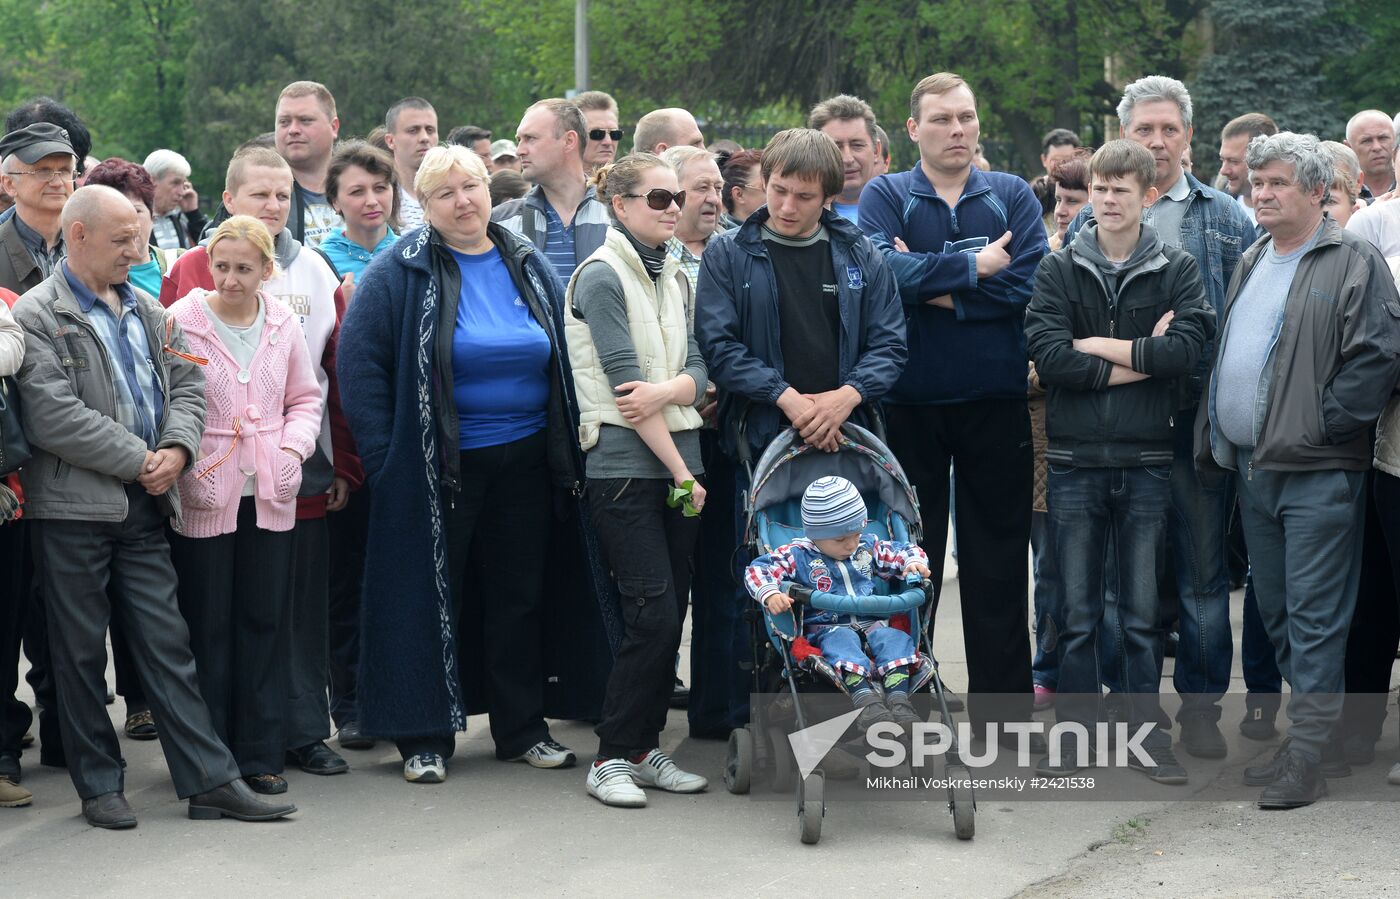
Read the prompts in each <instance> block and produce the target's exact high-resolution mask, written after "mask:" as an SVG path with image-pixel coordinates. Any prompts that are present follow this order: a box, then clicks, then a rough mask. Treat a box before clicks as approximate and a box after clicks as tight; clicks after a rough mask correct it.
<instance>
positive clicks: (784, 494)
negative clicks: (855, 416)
mask: <svg viewBox="0 0 1400 899" xmlns="http://www.w3.org/2000/svg"><path fill="white" fill-rule="evenodd" d="M828 475H836V476H838V477H843V478H845V479H846V480H848V481H850V482H851V483H852V484H854V485H855V487H856V489H857V490H859V491H860V493H861V496H864V497H866V498H867V499H869V498H871V497H878V498H879V501H880V503H881V505H883V506H884V508H885V509H886V510H887V511H889V512H892V513H894V514H896V515H898V516H900V517H901V518H903V519H904V521H906V522H908V523H909V524H911V525H914V526H916V527H917V526H919V525H920V524H921V522H920V520H919V502H918V499H917V498H916V497H915V495H914V488H913V487H912V486H911V485H910V483H909V479H908V478H907V477H905V474H904V469H903V468H901V467H900V465H899V462H898V460H896V459H895V457H894V454H893V453H891V452H890V450H889V447H887V446H885V444H884V443H883V442H881V441H880V439H879V438H878V437H876V436H875V435H874V434H872V433H870V432H869V431H867V430H866V429H865V428H862V427H860V426H859V425H854V424H851V423H850V422H847V423H846V424H844V425H842V426H841V447H840V450H839V451H837V452H835V453H826V452H822V451H821V450H819V449H816V448H814V447H812V446H809V445H807V444H805V443H803V442H802V437H801V435H799V434H798V433H797V431H796V430H794V429H792V428H788V429H787V430H785V431H783V433H781V434H779V435H778V436H777V437H776V438H774V440H773V442H772V443H770V444H768V448H767V449H765V450H764V451H763V455H762V456H760V457H759V460H758V465H757V466H756V467H755V468H754V472H753V485H754V486H753V494H752V501H753V512H754V513H758V512H762V511H763V510H765V509H771V508H773V507H774V506H778V505H781V504H782V503H785V502H788V501H789V500H794V499H796V500H798V501H800V500H801V499H802V494H803V492H804V491H805V490H806V489H807V487H808V485H810V484H811V483H812V482H813V481H815V480H816V479H817V478H820V477H826V476H828ZM873 511H874V510H872V512H873Z"/></svg>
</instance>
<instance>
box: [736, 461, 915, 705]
mask: <svg viewBox="0 0 1400 899" xmlns="http://www.w3.org/2000/svg"><path fill="white" fill-rule="evenodd" d="M867 523H868V520H867V511H866V507H865V501H864V500H863V499H861V495H860V491H858V490H856V488H855V486H854V485H853V484H851V482H850V481H848V480H846V479H845V478H840V477H823V478H818V479H817V480H815V481H813V482H812V483H811V485H810V486H808V487H807V489H806V491H805V492H804V493H803V494H802V528H803V531H804V536H802V537H799V538H797V539H796V540H794V541H792V542H791V543H789V544H787V545H786V546H780V547H778V548H777V549H775V550H773V551H772V552H770V553H766V554H764V555H762V556H759V557H758V558H757V559H754V560H753V562H752V563H751V564H750V565H749V566H748V569H747V570H746V571H745V572H744V586H745V588H746V589H747V590H748V591H749V595H750V596H752V597H753V598H754V599H756V600H757V601H758V602H760V603H762V604H763V605H764V606H765V607H766V608H767V609H768V611H769V612H771V613H773V614H778V613H780V612H784V611H786V610H788V609H790V608H791V607H792V599H791V597H789V596H788V595H787V594H786V593H785V592H784V591H783V584H784V583H796V584H800V585H802V586H804V587H808V588H810V589H812V590H819V591H821V592H823V593H836V594H846V595H850V596H870V595H871V594H873V593H874V592H875V584H874V579H875V578H876V577H879V578H882V579H884V580H889V579H891V578H893V577H900V578H903V579H908V578H910V577H911V576H914V575H918V576H919V577H928V576H929V567H928V556H927V555H926V554H925V553H924V551H923V550H922V549H920V548H919V547H918V546H917V545H915V544H912V543H901V542H898V541H894V540H881V539H880V538H879V537H877V536H876V535H875V534H871V533H865V532H864V529H865V526H866V524H867ZM801 622H802V628H803V636H804V637H805V638H806V639H807V642H809V643H810V644H811V645H812V646H813V647H814V648H815V649H816V650H817V651H818V652H820V654H821V656H822V658H823V659H824V660H825V661H826V662H827V664H829V665H830V666H831V668H832V669H833V670H834V671H836V672H837V675H838V680H839V684H838V685H839V686H840V687H841V689H842V690H844V691H845V693H846V694H847V695H848V696H850V697H851V702H852V703H853V704H854V705H855V706H856V708H858V709H860V710H861V714H860V717H859V718H857V719H856V725H857V727H860V728H868V727H870V726H872V725H875V724H878V723H880V722H884V721H894V722H897V723H898V724H900V725H908V724H912V723H913V722H916V721H919V720H921V718H920V716H919V714H918V713H917V712H915V711H914V706H913V703H912V702H910V700H909V688H910V686H911V675H913V674H914V672H915V670H916V669H917V668H918V666H919V665H920V656H919V651H918V648H917V647H916V646H915V644H914V638H913V637H912V636H911V635H910V634H909V632H907V631H905V630H901V629H899V628H897V627H892V626H891V625H890V621H889V619H888V618H886V617H880V616H878V615H847V614H838V613H835V612H825V611H817V610H808V612H807V614H806V615H804V616H803V617H802V619H801ZM867 650H868V651H867ZM872 676H873V677H874V678H877V679H879V682H880V686H881V687H882V688H883V693H882V692H881V690H880V689H877V687H876V686H875V683H874V682H873V681H872Z"/></svg>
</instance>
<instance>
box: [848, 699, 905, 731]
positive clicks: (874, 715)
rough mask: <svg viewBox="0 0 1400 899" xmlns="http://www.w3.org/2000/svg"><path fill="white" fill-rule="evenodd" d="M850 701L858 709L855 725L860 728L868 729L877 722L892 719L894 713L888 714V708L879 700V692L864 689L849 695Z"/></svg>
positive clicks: (881, 722) (880, 722)
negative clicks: (858, 714)
mask: <svg viewBox="0 0 1400 899" xmlns="http://www.w3.org/2000/svg"><path fill="white" fill-rule="evenodd" d="M851 701H852V702H853V703H855V706H856V708H858V709H860V716H859V717H858V718H856V727H858V728H860V729H861V730H869V729H870V728H872V727H874V726H875V725H877V724H883V723H884V722H886V721H893V720H894V715H891V714H890V710H889V709H888V708H887V707H886V706H885V704H884V703H883V702H881V701H880V694H879V693H876V692H875V691H874V690H864V691H862V692H860V693H858V694H857V695H855V696H853V697H851Z"/></svg>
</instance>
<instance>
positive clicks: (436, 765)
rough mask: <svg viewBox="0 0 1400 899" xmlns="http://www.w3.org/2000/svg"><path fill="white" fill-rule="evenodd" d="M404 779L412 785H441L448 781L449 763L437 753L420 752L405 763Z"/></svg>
mask: <svg viewBox="0 0 1400 899" xmlns="http://www.w3.org/2000/svg"><path fill="white" fill-rule="evenodd" d="M403 779H404V780H406V781H408V782H409V783H411V784H440V783H442V782H443V781H444V780H447V763H446V762H444V761H443V760H442V756H440V755H438V754H437V753H436V752H420V753H418V754H417V755H415V756H413V757H412V758H410V759H407V760H405V761H404V763H403Z"/></svg>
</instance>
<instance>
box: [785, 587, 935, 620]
mask: <svg viewBox="0 0 1400 899" xmlns="http://www.w3.org/2000/svg"><path fill="white" fill-rule="evenodd" d="M930 592H931V587H930V585H929V584H928V582H927V581H925V582H924V583H923V584H922V585H919V586H911V587H909V589H907V590H905V591H903V592H902V593H891V594H890V595H889V596H873V595H872V596H850V595H848V594H844V593H824V592H822V591H821V590H812V589H810V588H807V587H803V586H801V585H799V584H791V585H789V586H788V596H790V597H791V598H792V601H793V602H794V603H802V604H805V605H809V606H811V607H812V608H814V609H821V610H822V611H823V612H838V613H840V614H844V615H893V614H895V613H896V612H912V611H914V610H915V609H917V608H919V607H920V606H922V605H923V604H924V603H925V602H927V601H928V599H929V594H930Z"/></svg>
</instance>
